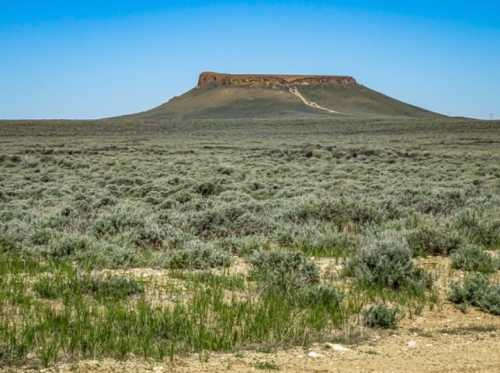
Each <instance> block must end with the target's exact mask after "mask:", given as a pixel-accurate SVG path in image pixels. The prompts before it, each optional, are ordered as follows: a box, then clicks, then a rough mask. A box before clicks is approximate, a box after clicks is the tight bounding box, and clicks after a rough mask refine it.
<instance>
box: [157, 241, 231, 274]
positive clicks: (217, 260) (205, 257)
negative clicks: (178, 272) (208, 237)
mask: <svg viewBox="0 0 500 373" xmlns="http://www.w3.org/2000/svg"><path fill="white" fill-rule="evenodd" d="M156 261H157V264H158V265H159V266H160V267H163V268H169V269H207V268H217V267H228V266H229V265H230V264H231V256H230V254H228V253H227V252H225V251H223V250H221V249H220V248H216V247H215V246H214V245H213V244H211V243H207V242H203V241H188V242H185V243H184V244H183V246H182V247H181V248H179V249H175V250H172V251H166V252H164V253H162V254H161V255H160V256H159V257H158V258H157V259H156Z"/></svg>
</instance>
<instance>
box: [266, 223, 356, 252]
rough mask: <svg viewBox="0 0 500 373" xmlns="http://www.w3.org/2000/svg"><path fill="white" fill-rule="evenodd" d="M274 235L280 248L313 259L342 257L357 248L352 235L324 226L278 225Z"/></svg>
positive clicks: (333, 227)
mask: <svg viewBox="0 0 500 373" xmlns="http://www.w3.org/2000/svg"><path fill="white" fill-rule="evenodd" d="M274 235H275V236H276V241H277V242H278V243H279V244H280V245H281V246H284V247H290V248H295V249H297V250H299V251H301V252H302V253H304V254H305V255H308V256H314V257H344V256H346V255H347V254H348V253H349V252H350V251H353V250H354V248H355V247H356V246H357V239H356V236H355V235H354V234H352V233H348V232H343V231H339V230H338V228H337V227H335V226H331V225H325V224H303V225H296V224H293V225H280V226H279V227H278V229H276V231H275V233H274Z"/></svg>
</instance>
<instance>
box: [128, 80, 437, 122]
mask: <svg viewBox="0 0 500 373" xmlns="http://www.w3.org/2000/svg"><path fill="white" fill-rule="evenodd" d="M325 116H330V117H335V116H337V117H339V116H349V117H414V118H415V117H444V116H442V115H440V114H437V113H433V112H431V111H428V110H425V109H422V108H419V107H417V106H413V105H410V104H407V103H404V102H402V101H399V100H396V99H394V98H391V97H389V96H386V95H384V94H382V93H379V92H376V91H374V90H371V89H369V88H367V87H365V86H363V85H361V84H359V83H358V82H357V81H356V79H355V78H353V77H351V76H337V75H286V74H277V75H273V74H223V73H218V72H202V73H201V74H200V76H199V78H198V83H197V86H196V87H195V88H193V89H191V90H190V91H188V92H186V93H184V94H183V95H181V96H179V97H174V98H173V99H171V100H170V101H168V102H167V103H165V104H163V105H160V106H158V107H157V108H154V109H152V110H149V111H146V112H143V113H139V114H135V115H132V117H140V118H142V119H147V120H149V121H155V120H161V119H168V118H180V119H237V118H256V119H258V118H313V117H325ZM129 117H130V116H129Z"/></svg>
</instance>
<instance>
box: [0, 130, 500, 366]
mask: <svg viewBox="0 0 500 373" xmlns="http://www.w3.org/2000/svg"><path fill="white" fill-rule="evenodd" d="M498 249H500V124H499V123H494V122H467V121H458V120H457V121H443V122H433V123H430V122H426V121H408V120H399V121H396V120H391V121H389V120H372V121H359V120H336V121H335V120H333V121H326V120H325V121H318V122H300V121H295V122H289V121H281V122H280V121H277V122H274V123H269V122H265V121H259V122H220V123H215V122H197V123H194V122H193V123H163V124H154V123H141V124H135V123H127V122H113V121H109V122H95V123H90V122H89V123H80V122H74V123H73V122H61V123H57V122H55V123H50V122H45V123H44V122H40V123H15V122H13V123H0V272H1V273H0V275H1V276H0V366H21V365H32V366H35V367H37V366H49V365H53V364H54V363H55V362H60V361H74V360H80V359H94V358H105V357H111V358H115V359H127V358H129V357H130V356H131V354H133V355H135V356H142V357H144V358H146V359H148V358H152V359H156V360H163V359H173V357H174V356H177V355H179V354H181V355H182V354H186V353H191V352H196V353H202V352H203V351H231V352H235V351H241V350H249V349H250V350H252V349H253V350H259V349H276V348H285V347H294V346H308V345H310V344H312V343H318V342H329V341H330V342H331V341H339V340H341V341H355V340H356V339H357V338H360V335H363V333H365V332H364V331H365V330H366V329H378V328H381V329H383V328H390V329H391V330H393V329H394V328H397V324H398V322H399V321H401V320H404V319H408V318H412V317H415V315H419V314H421V312H422V311H423V310H425V309H428V308H433V307H436V305H440V304H442V302H451V303H453V304H456V306H457V307H459V308H460V309H462V310H467V309H469V308H471V307H473V308H475V309H480V310H482V311H483V312H486V313H490V314H493V315H498V314H499V309H500V292H499V289H500V287H499V286H500V285H499V282H498V279H499V268H500V259H499V255H498ZM429 257H442V258H447V257H450V259H449V260H450V262H451V267H450V268H451V269H450V271H452V272H451V276H449V277H450V278H451V280H450V281H449V283H447V284H445V287H446V288H445V289H444V291H443V289H442V288H440V285H439V284H441V281H439V279H438V278H437V277H438V276H439V274H436V273H435V271H433V270H432V268H428V267H426V266H423V265H421V263H422V261H423V260H424V261H425V259H423V258H429ZM141 271H142V272H141ZM143 272H146V273H149V274H153V275H154V276H152V277H153V278H155V279H156V280H154V281H152V280H151V276H146V277H144V276H141V275H139V276H135V275H134V274H137V273H139V274H141V273H143ZM448 287H449V289H448ZM264 365H265V364H264Z"/></svg>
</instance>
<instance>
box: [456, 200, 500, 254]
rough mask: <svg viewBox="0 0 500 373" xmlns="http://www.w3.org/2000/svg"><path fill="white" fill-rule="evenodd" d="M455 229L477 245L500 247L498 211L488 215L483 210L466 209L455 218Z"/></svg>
mask: <svg viewBox="0 0 500 373" xmlns="http://www.w3.org/2000/svg"><path fill="white" fill-rule="evenodd" d="M454 227H455V228H456V229H458V230H459V231H461V232H463V234H464V235H465V236H466V237H467V238H468V239H469V241H471V242H473V243H475V244H478V245H482V246H485V247H491V248H493V247H499V246H500V219H499V218H498V211H497V212H496V213H495V212H493V213H491V212H488V213H486V212H484V211H482V209H481V210H479V211H478V210H476V209H466V210H464V211H461V212H460V213H458V214H457V215H456V216H455V217H454Z"/></svg>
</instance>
